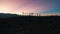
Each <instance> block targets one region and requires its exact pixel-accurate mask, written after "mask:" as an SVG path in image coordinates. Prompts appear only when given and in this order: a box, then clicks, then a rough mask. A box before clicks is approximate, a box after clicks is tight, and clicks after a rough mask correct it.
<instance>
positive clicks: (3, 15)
mask: <svg viewBox="0 0 60 34" xmlns="http://www.w3.org/2000/svg"><path fill="white" fill-rule="evenodd" d="M17 16H18V15H17V14H9V13H7V14H5V13H0V18H10V17H17Z"/></svg>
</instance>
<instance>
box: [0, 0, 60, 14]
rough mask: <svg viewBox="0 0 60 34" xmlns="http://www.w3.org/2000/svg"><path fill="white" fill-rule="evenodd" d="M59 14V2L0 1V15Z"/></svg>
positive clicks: (58, 0)
mask: <svg viewBox="0 0 60 34" xmlns="http://www.w3.org/2000/svg"><path fill="white" fill-rule="evenodd" d="M22 12H25V13H29V12H33V13H40V14H60V0H0V13H12V14H21V13H22Z"/></svg>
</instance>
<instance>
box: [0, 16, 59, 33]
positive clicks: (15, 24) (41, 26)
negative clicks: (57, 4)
mask: <svg viewBox="0 0 60 34" xmlns="http://www.w3.org/2000/svg"><path fill="white" fill-rule="evenodd" d="M59 23H60V16H54V17H53V16H51V17H41V16H40V17H34V16H17V17H11V18H1V19H0V33H2V34H6V33H7V34H47V33H48V34H58V33H59V31H60V24H59Z"/></svg>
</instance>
